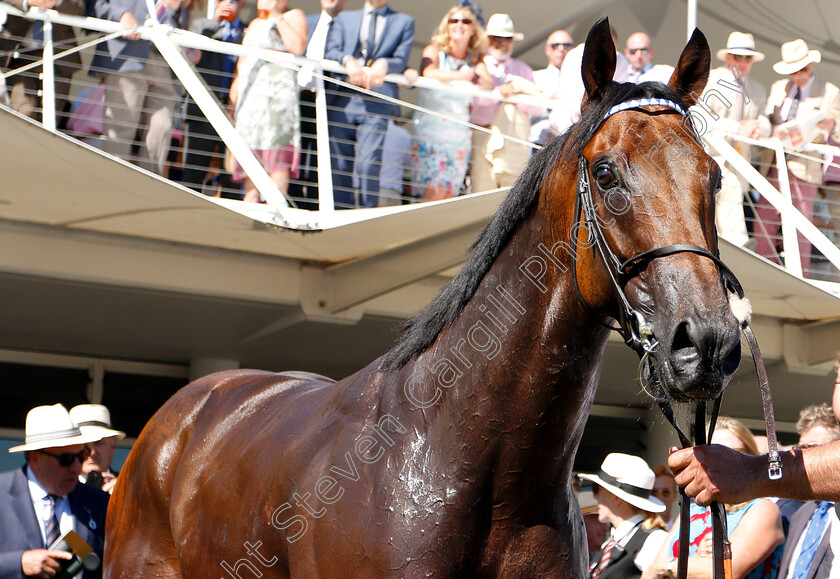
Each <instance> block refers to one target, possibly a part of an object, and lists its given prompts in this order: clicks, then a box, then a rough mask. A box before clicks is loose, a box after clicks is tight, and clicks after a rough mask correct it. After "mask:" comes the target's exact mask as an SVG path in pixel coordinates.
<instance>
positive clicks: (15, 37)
mask: <svg viewBox="0 0 840 579" xmlns="http://www.w3.org/2000/svg"><path fill="white" fill-rule="evenodd" d="M7 1H8V2H9V4H11V5H12V6H14V7H15V8H19V9H20V10H23V11H27V10H29V9H30V8H41V9H43V10H47V9H54V10H58V11H59V12H62V13H64V14H70V15H73V16H81V15H82V14H84V12H85V2H84V0H63V1H59V0H7ZM0 28H2V31H0V55H3V56H2V59H0V70H2V71H8V70H14V69H16V68H20V67H21V66H25V65H27V64H29V63H30V62H32V61H35V60H40V59H41V58H42V55H43V52H44V50H43V40H44V27H43V24H42V22H41V21H40V20H27V19H25V18H20V17H18V16H9V17H8V19H7V20H6V24H5V25H4V26H2V27H0ZM52 38H53V43H54V44H55V50H54V52H55V53H58V52H61V51H63V50H67V49H68V48H73V47H74V46H76V35H75V33H74V32H73V29H72V28H71V27H70V26H64V25H62V24H54V25H53V29H52ZM81 65H82V61H81V59H80V58H79V53H78V52H77V53H75V54H71V55H69V56H65V57H63V58H61V59H60V60H57V61H55V63H54V67H55V110H56V113H57V114H58V115H60V114H61V113H62V112H67V111H69V109H70V103H69V100H68V96H67V95H69V94H70V81H71V79H72V78H73V74H74V73H75V72H76V71H77V70H79V68H80V67H81ZM40 72H41V68H40V67H38V68H36V69H34V70H30V71H28V72H25V73H21V74H17V75H15V76H12V77H9V79H8V88H9V96H10V100H11V105H12V108H13V109H14V110H16V111H18V112H19V113H21V114H24V115H26V116H28V117H32V118H34V119H37V120H40V119H41V113H40V107H41V99H40V97H39V96H38V91H40V90H41V80H40V78H39V73H40ZM56 121H57V124H58V127H59V128H63V127H64V126H65V125H66V124H67V117H66V116H58V117H57V118H56Z"/></svg>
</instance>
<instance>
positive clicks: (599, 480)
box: [580, 452, 665, 513]
mask: <svg viewBox="0 0 840 579" xmlns="http://www.w3.org/2000/svg"><path fill="white" fill-rule="evenodd" d="M580 478H583V479H586V480H591V481H592V482H593V483H595V484H596V485H598V486H600V487H602V488H604V489H605V490H607V491H609V492H611V493H612V494H614V495H615V496H617V497H618V498H620V499H623V500H625V501H627V502H628V503H630V504H631V505H633V506H635V507H639V508H640V509H642V510H643V511H648V512H650V513H661V512H662V511H664V510H665V504H664V503H662V502H661V501H660V500H659V499H657V498H656V497H651V496H650V491H651V490H653V483H654V482H655V481H656V475H655V474H653V471H652V470H650V467H649V466H648V465H647V463H646V462H645V461H644V460H642V459H641V458H639V457H638V456H632V455H629V454H622V453H620V452H613V453H610V454H608V455H607V458H605V459H604V462H603V463H601V471H600V472H599V473H598V474H582V475H580Z"/></svg>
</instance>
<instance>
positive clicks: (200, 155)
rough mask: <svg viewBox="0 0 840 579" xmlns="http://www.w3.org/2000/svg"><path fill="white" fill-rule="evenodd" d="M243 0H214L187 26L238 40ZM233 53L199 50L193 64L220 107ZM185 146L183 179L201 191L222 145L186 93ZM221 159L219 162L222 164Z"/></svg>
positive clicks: (224, 102) (218, 37)
mask: <svg viewBox="0 0 840 579" xmlns="http://www.w3.org/2000/svg"><path fill="white" fill-rule="evenodd" d="M243 6H245V0H217V1H216V10H215V12H214V13H213V18H199V19H197V20H195V21H194V22H193V23H192V24H191V25H190V30H191V31H192V32H195V33H197V34H202V35H204V36H208V37H210V38H212V39H213V40H220V41H223V42H233V43H234V44H241V43H242V37H243V36H244V35H245V28H246V24H245V23H243V22H242V19H241V18H240V17H239V14H240V12H242V7H243ZM236 59H237V57H235V56H232V55H230V54H222V53H219V52H213V51H210V50H203V51H201V58H200V59H199V61H198V64H196V68H197V69H198V71H199V73H200V74H201V76H202V77H203V78H204V81H205V82H206V83H207V86H208V87H209V88H210V90H211V91H213V92H214V93H215V94H216V98H218V99H219V104H221V106H222V107H224V106H226V105H227V103H228V91H229V90H230V83H231V80H232V79H233V73H234V71H235V70H236ZM186 133H187V144H188V145H187V149H186V151H185V153H184V175H183V182H184V185H186V186H187V187H192V188H193V189H195V190H196V191H202V189H203V187H204V182H205V179H206V177H207V170H208V168H209V167H210V163H211V162H212V160H213V152H214V151H215V150H216V146H217V145H218V146H219V155H220V156H221V155H223V154H224V145H223V144H222V143H221V141H220V140H219V137H218V135H217V134H216V131H215V130H214V129H213V126H212V125H211V124H210V121H208V120H207V118H206V117H205V116H204V113H202V112H201V109H200V108H198V105H197V104H195V101H194V100H193V99H192V98H191V97H190V96H189V95H188V96H187V119H186ZM223 164H224V163H220V165H223Z"/></svg>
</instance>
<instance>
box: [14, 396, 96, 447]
mask: <svg viewBox="0 0 840 579" xmlns="http://www.w3.org/2000/svg"><path fill="white" fill-rule="evenodd" d="M100 438H102V436H101V435H91V434H90V433H83V432H82V431H81V430H79V427H78V426H77V425H76V423H75V422H73V420H71V419H70V414H69V413H68V412H67V409H66V408H65V407H64V406H62V405H61V404H54V405H52V406H36V407H35V408H33V409H32V410H30V411H29V413H28V414H27V415H26V438H25V443H24V444H21V445H18V446H13V447H12V448H10V449H9V452H11V453H15V452H26V451H29V450H42V449H44V448H52V447H55V446H73V445H75V444H87V443H88V442H96V441H97V440H99V439H100Z"/></svg>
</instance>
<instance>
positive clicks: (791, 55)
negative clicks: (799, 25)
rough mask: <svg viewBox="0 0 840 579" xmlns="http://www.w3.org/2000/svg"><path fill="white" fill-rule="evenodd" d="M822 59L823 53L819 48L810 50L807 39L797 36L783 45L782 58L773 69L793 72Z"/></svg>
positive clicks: (779, 71) (783, 72)
mask: <svg viewBox="0 0 840 579" xmlns="http://www.w3.org/2000/svg"><path fill="white" fill-rule="evenodd" d="M820 60H822V55H821V54H820V51H819V50H808V45H807V44H806V43H805V41H804V40H802V39H801V38H797V39H796V40H791V41H790V42H785V43H784V44H783V45H782V60H780V61H779V62H777V63H776V64H774V65H773V70H775V71H776V72H778V73H779V74H793V73H794V72H796V71H798V70H802V69H803V68H805V67H806V66H808V65H809V64H810V63H812V62H819V61H820Z"/></svg>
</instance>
